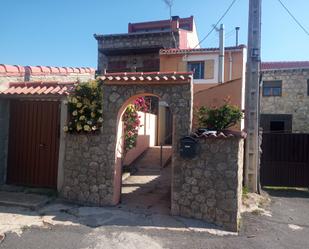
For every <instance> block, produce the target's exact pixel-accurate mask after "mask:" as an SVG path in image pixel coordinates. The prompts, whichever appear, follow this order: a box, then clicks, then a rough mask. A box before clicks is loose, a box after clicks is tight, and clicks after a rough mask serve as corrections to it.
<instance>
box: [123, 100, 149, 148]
mask: <svg viewBox="0 0 309 249" xmlns="http://www.w3.org/2000/svg"><path fill="white" fill-rule="evenodd" d="M139 111H141V112H147V111H148V104H147V103H146V101H145V99H144V98H142V97H140V98H138V99H136V100H135V101H134V103H133V104H131V105H129V106H128V107H127V108H126V110H125V112H124V114H123V118H122V121H123V122H124V128H125V129H124V132H125V138H124V147H125V152H127V151H129V150H130V149H132V148H134V147H135V146H136V142H137V136H138V129H139V128H140V127H141V126H142V125H141V121H140V118H141V116H139V115H138V112H139Z"/></svg>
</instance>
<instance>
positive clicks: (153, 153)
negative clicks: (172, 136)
mask: <svg viewBox="0 0 309 249" xmlns="http://www.w3.org/2000/svg"><path fill="white" fill-rule="evenodd" d="M171 156H172V147H171V146H164V147H163V148H162V164H163V166H165V165H166V164H167V163H168V161H169V160H170V159H171ZM134 166H135V167H136V168H137V169H138V172H149V173H154V172H159V171H160V170H161V161H160V146H154V147H150V148H148V149H147V151H146V152H145V153H144V155H143V156H142V157H141V158H140V159H139V160H138V161H137V162H136V163H135V164H134Z"/></svg>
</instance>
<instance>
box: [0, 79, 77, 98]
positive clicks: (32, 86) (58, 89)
mask: <svg viewBox="0 0 309 249" xmlns="http://www.w3.org/2000/svg"><path fill="white" fill-rule="evenodd" d="M75 83H76V82H56V81H51V82H44V81H39V82H14V83H10V85H9V88H7V89H5V90H3V91H0V95H68V94H69V93H70V92H71V91H72V90H73V89H74V84H75Z"/></svg>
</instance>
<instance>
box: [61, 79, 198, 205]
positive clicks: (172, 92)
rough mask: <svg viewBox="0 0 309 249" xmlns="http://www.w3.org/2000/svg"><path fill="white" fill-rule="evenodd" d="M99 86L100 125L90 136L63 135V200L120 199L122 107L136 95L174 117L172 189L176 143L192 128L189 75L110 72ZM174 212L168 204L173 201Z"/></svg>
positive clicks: (94, 202) (175, 182)
mask: <svg viewBox="0 0 309 249" xmlns="http://www.w3.org/2000/svg"><path fill="white" fill-rule="evenodd" d="M99 78H100V79H101V81H102V82H103V127H102V129H101V131H100V132H99V133H96V134H91V135H78V136H76V135H69V134H68V136H67V137H66V155H65V160H64V186H63V189H62V196H63V197H64V198H66V199H68V200H71V201H77V202H80V203H83V204H92V205H99V206H104V205H116V204H118V203H119V200H120V187H121V160H122V151H121V148H122V146H121V145H122V139H121V133H122V129H123V127H122V122H121V115H122V114H123V112H124V110H125V107H126V106H127V105H128V104H129V103H130V102H131V101H132V100H134V99H136V97H139V96H145V95H147V96H157V97H158V98H159V99H160V101H162V103H166V105H168V107H169V110H170V112H171V114H172V115H173V122H172V123H173V130H172V147H173V149H172V165H171V171H172V172H171V175H172V177H171V179H172V180H171V185H172V190H171V192H172V198H173V192H174V191H177V190H176V189H175V186H179V184H178V183H179V182H181V177H182V174H181V172H182V169H180V166H179V165H175V164H174V162H176V161H177V159H178V157H179V153H178V149H179V140H180V138H181V137H183V136H187V135H188V134H189V133H190V132H191V127H192V115H193V111H192V106H193V104H192V101H193V94H192V74H190V73H119V74H118V73H115V74H106V75H104V76H101V77H99ZM172 209H173V201H172Z"/></svg>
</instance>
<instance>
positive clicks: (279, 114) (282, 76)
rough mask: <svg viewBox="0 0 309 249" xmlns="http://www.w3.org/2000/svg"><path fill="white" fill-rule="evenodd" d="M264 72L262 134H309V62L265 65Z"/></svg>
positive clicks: (261, 105) (261, 111) (263, 66)
mask: <svg viewBox="0 0 309 249" xmlns="http://www.w3.org/2000/svg"><path fill="white" fill-rule="evenodd" d="M261 69H262V74H263V76H262V79H263V82H262V88H261V97H260V98H261V99H260V113H261V117H260V126H261V127H262V128H263V131H264V132H284V133H286V132H288V133H289V132H293V133H309V125H308V123H309V61H295V62H294V61H291V62H289V61H287V62H263V63H262V65H261Z"/></svg>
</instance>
